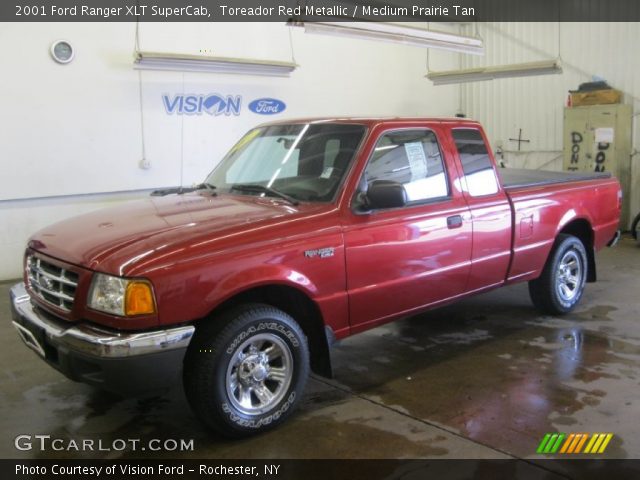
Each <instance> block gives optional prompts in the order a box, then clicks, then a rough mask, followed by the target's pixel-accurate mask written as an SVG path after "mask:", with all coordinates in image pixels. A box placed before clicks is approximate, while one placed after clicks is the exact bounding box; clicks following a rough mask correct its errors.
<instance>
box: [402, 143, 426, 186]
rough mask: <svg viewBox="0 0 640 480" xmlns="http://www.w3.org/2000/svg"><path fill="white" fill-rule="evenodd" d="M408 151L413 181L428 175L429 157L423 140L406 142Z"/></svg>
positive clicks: (405, 145) (405, 149) (405, 147)
mask: <svg viewBox="0 0 640 480" xmlns="http://www.w3.org/2000/svg"><path fill="white" fill-rule="evenodd" d="M404 151H405V152H406V153H407V159H408V160H409V168H410V169H411V181H414V180H419V179H421V178H426V177H427V157H426V155H425V154H424V148H423V147H422V142H410V143H405V144H404Z"/></svg>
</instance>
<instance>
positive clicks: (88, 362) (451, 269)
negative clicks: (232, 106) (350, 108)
mask: <svg viewBox="0 0 640 480" xmlns="http://www.w3.org/2000/svg"><path fill="white" fill-rule="evenodd" d="M154 193H155V195H152V196H151V197H149V198H148V199H143V200H139V201H136V202H133V203H128V204H125V205H122V206H118V207H114V208H109V209H105V210H101V211H97V212H95V213H90V214H87V215H82V216H79V217H75V218H72V219H70V220H66V221H63V222H60V223H57V224H55V225H52V226H50V227H48V228H45V229H43V230H41V231H40V232H38V233H36V234H35V235H33V237H32V238H31V239H30V241H29V244H28V247H27V249H26V253H25V259H24V272H25V273H24V283H20V284H18V285H16V286H15V287H14V288H13V289H12V290H11V296H12V306H13V319H14V322H13V323H14V325H15V327H16V328H17V330H18V332H19V334H20V336H21V337H22V340H23V341H24V342H25V343H26V344H27V345H28V346H29V347H31V348H32V349H33V350H35V351H36V352H37V353H38V354H39V355H40V356H41V357H42V358H43V359H44V360H45V361H46V362H47V363H49V364H50V365H51V366H53V367H54V368H56V369H58V370H59V371H61V372H62V373H63V374H65V375H67V376H68V377H70V378H72V379H74V380H77V381H82V382H86V383H89V384H92V385H96V386H98V387H101V388H104V389H107V390H112V391H117V392H122V393H128V392H135V391H139V390H141V389H144V390H150V389H157V388H159V387H162V386H165V385H167V384H171V383H174V382H176V381H177V380H178V381H179V380H180V379H182V382H183V385H184V388H185V392H186V394H187V398H188V400H189V402H190V404H191V406H192V407H193V410H194V411H195V413H196V414H197V416H198V417H199V418H200V419H201V420H202V421H203V422H204V423H205V424H206V425H207V426H209V427H211V428H213V429H215V430H217V431H219V432H221V433H223V434H225V435H228V436H236V437H237V436H244V435H249V434H251V433H255V432H259V431H263V430H265V429H268V428H271V427H274V426H275V425H277V424H279V423H281V422H282V421H283V420H284V419H285V418H286V417H287V416H288V415H289V414H290V413H291V411H292V410H293V408H294V407H295V405H296V404H297V403H298V401H299V400H300V397H301V394H302V392H303V388H304V385H305V382H306V379H307V376H308V374H309V371H310V370H312V371H314V372H316V373H317V374H320V375H325V376H330V375H331V364H330V356H329V347H330V345H331V343H332V342H333V341H334V340H336V339H340V338H343V337H346V336H348V335H352V334H354V333H358V332H361V331H364V330H367V329H369V328H372V327H375V326H376V325H380V324H382V323H385V322H388V321H390V320H393V319H396V318H398V317H403V316H407V315H411V314H414V313H416V312H419V311H422V310H424V309H427V308H432V307H435V306H439V305H443V304H445V303H448V302H452V301H455V300H457V299H459V298H462V297H465V296H468V295H472V294H475V293H478V292H483V291H486V290H488V289H492V288H496V287H500V286H503V285H509V284H512V283H515V282H524V281H528V282H529V291H530V293H531V298H532V300H533V303H534V305H535V306H537V307H538V308H540V309H541V310H543V311H545V312H547V313H550V314H562V313H565V312H569V311H570V310H572V309H573V308H574V307H575V306H576V304H577V303H578V302H579V301H580V298H581V297H582V294H583V290H584V286H585V282H591V281H595V279H596V268H595V257H594V252H595V251H596V250H598V249H600V248H602V247H604V246H605V245H607V244H612V243H614V242H615V241H616V240H617V238H618V235H619V234H618V230H617V227H618V219H619V215H620V207H621V199H622V193H621V190H620V185H619V184H618V182H617V181H616V180H615V179H614V178H610V176H609V175H608V174H600V173H588V174H570V173H562V172H541V171H524V170H511V169H501V170H499V171H498V170H497V169H496V165H495V161H494V158H493V156H492V154H491V150H490V149H489V147H488V143H487V140H486V137H485V134H484V132H483V130H482V127H481V126H480V125H479V124H478V123H476V122H472V121H467V120H459V119H451V120H447V119H397V118H394V119H377V118H371V119H313V120H310V119H307V120H300V121H288V122H276V123H270V124H266V125H262V126H259V127H257V128H255V129H253V130H251V131H249V132H248V133H247V134H246V135H245V136H244V137H243V138H242V139H241V140H240V141H239V142H238V143H237V144H236V145H235V146H234V147H233V148H232V149H231V150H230V151H229V153H228V154H227V155H226V156H225V157H224V159H223V160H222V161H221V162H220V163H219V165H218V166H217V167H216V168H215V169H214V170H213V172H212V173H211V174H210V175H209V176H208V177H207V178H206V180H205V182H204V183H202V184H201V185H198V186H195V187H193V188H190V189H175V190H166V191H157V192H154Z"/></svg>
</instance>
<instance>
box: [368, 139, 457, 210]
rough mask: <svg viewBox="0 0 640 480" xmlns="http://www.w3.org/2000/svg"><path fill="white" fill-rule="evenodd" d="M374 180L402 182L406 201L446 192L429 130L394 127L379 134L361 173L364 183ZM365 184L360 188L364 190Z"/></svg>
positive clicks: (436, 144)
mask: <svg viewBox="0 0 640 480" xmlns="http://www.w3.org/2000/svg"><path fill="white" fill-rule="evenodd" d="M374 180H389V181H394V182H397V183H400V184H402V186H403V187H404V188H405V190H406V192H407V198H408V199H409V202H421V201H426V200H433V199H437V198H442V197H447V196H448V195H449V186H448V182H447V178H446V171H445V168H444V164H443V161H442V154H441V153H440V147H439V145H438V140H437V139H436V136H435V134H434V133H433V132H432V131H431V130H397V131H393V132H388V133H385V134H384V135H383V136H382V137H380V139H379V140H378V143H377V144H376V146H375V149H374V151H373V155H372V156H371V158H370V159H369V163H368V165H367V168H366V170H365V173H364V182H365V183H366V184H367V185H368V184H370V183H371V182H373V181H374ZM367 185H361V189H364V190H365V191H366V186H367Z"/></svg>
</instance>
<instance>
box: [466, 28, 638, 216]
mask: <svg viewBox="0 0 640 480" xmlns="http://www.w3.org/2000/svg"><path fill="white" fill-rule="evenodd" d="M476 28H477V31H478V33H479V34H480V36H481V37H482V38H483V39H484V41H485V46H486V51H487V54H486V55H485V56H484V57H472V56H465V57H463V62H462V67H463V68H472V67H477V66H482V65H504V64H512V63H523V62H532V61H538V60H548V59H555V58H556V57H557V56H558V53H560V56H561V61H562V65H563V73H562V74H561V75H548V76H540V77H528V78H512V79H502V80H493V81H489V82H476V83H472V84H464V85H463V86H462V87H461V99H462V108H463V111H464V112H465V113H466V114H467V115H469V116H470V117H473V118H477V119H478V120H480V121H481V122H482V123H483V124H484V126H485V128H486V129H487V132H488V135H489V139H490V140H491V142H492V144H493V147H494V150H495V148H496V147H497V146H498V145H500V144H502V145H503V148H504V150H505V160H506V161H507V162H508V164H509V165H510V166H512V167H517V168H542V169H551V170H554V169H555V170H560V169H561V168H562V148H563V145H562V127H563V125H562V122H563V108H564V106H565V105H566V101H567V95H568V91H569V90H576V89H577V88H578V86H579V85H580V83H583V82H588V81H591V77H592V76H593V75H598V76H601V77H604V78H605V79H606V80H607V81H608V83H609V84H610V85H611V86H612V87H614V88H617V89H619V90H622V91H623V92H624V97H625V100H624V101H625V103H628V104H631V105H633V108H634V114H636V115H637V112H638V107H640V55H638V53H637V45H638V44H640V23H604V22H603V23H562V24H558V23H545V22H539V23H486V24H485V23H481V24H479V25H478V26H477V27H476V26H468V27H466V28H465V30H466V32H467V33H471V32H473V31H475V30H476ZM634 118H635V119H636V120H637V118H638V117H634ZM520 128H522V137H523V138H526V139H529V140H530V143H527V144H524V143H523V144H522V151H520V152H518V151H517V143H515V142H512V141H509V138H517V137H518V130H519V129H520ZM634 137H635V142H634V145H633V148H634V149H635V152H636V154H635V155H634V156H633V158H632V172H633V173H632V191H631V212H632V215H635V214H636V213H637V212H638V211H640V164H639V162H640V160H639V159H640V155H639V153H640V152H638V150H640V145H639V143H638V142H639V141H640V140H639V139H640V127H639V126H638V122H637V121H636V122H635V128H634Z"/></svg>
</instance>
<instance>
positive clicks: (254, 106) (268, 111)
mask: <svg viewBox="0 0 640 480" xmlns="http://www.w3.org/2000/svg"><path fill="white" fill-rule="evenodd" d="M285 108H287V105H286V104H285V103H284V102H283V101H282V100H278V99H276V98H258V99H256V100H254V101H253V102H251V103H250V104H249V110H251V111H252V112H253V113H257V114H258V115H275V114H276V113H282V112H284V110H285Z"/></svg>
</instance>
